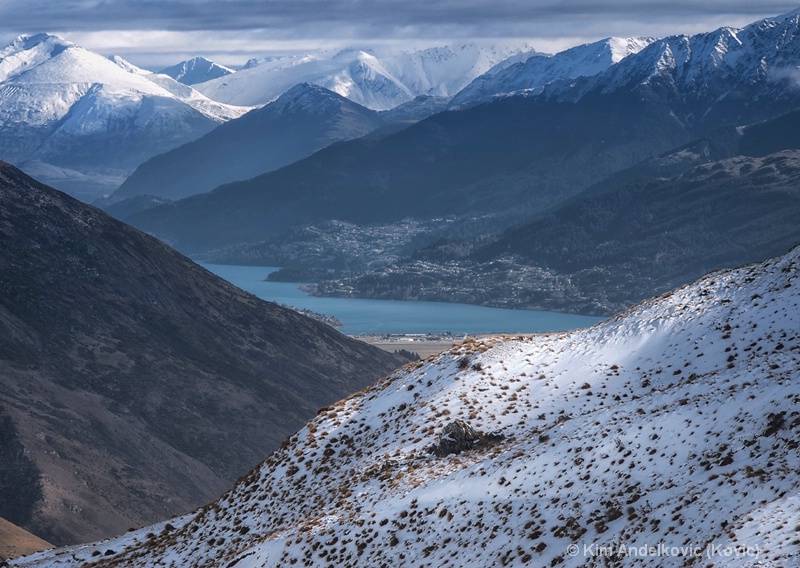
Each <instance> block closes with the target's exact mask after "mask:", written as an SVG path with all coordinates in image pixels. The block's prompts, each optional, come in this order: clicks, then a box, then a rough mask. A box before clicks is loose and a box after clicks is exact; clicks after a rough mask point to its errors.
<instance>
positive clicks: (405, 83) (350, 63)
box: [196, 43, 535, 110]
mask: <svg viewBox="0 0 800 568" xmlns="http://www.w3.org/2000/svg"><path fill="white" fill-rule="evenodd" d="M533 53H535V52H534V50H533V48H531V47H530V46H529V45H527V44H525V43H518V44H509V45H492V44H464V45H460V46H442V47H433V48H428V49H421V50H417V51H402V52H397V53H391V52H389V53H385V54H384V53H377V52H375V51H374V50H369V49H366V50H365V49H345V50H342V51H339V52H336V53H333V54H331V53H328V52H325V51H321V52H314V53H308V54H303V55H296V56H286V57H274V58H268V59H265V60H261V61H251V62H250V63H249V64H248V65H247V66H245V68H244V69H242V70H241V71H239V72H237V73H235V74H233V75H229V76H225V77H221V78H219V79H214V80H211V81H207V82H205V83H202V84H199V85H196V88H197V89H198V90H199V91H200V92H201V93H203V94H205V95H206V96H208V97H209V98H211V99H213V100H216V101H222V102H226V103H228V104H232V105H240V106H256V105H263V104H265V103H268V102H270V101H272V100H274V99H276V98H277V97H278V96H280V95H281V94H282V93H284V92H285V91H287V90H288V89H290V88H291V87H292V86H294V85H296V84H298V83H303V82H306V83H313V84H315V85H319V86H320V87H325V88H326V89H329V90H331V91H333V92H335V93H338V94H340V95H342V96H343V97H347V98H348V99H350V100H352V101H354V102H356V103H358V104H360V105H362V106H365V107H367V108H370V109H373V110H389V109H392V108H394V107H396V106H398V105H400V104H402V103H405V102H408V101H410V100H412V99H414V98H415V97H417V96H419V95H428V96H444V97H452V96H453V95H455V94H456V93H457V92H458V91H460V90H461V89H462V88H463V87H464V86H466V85H467V83H469V82H470V81H471V80H472V79H474V78H475V77H477V76H479V75H481V74H482V73H484V72H486V71H489V70H490V69H492V68H494V67H496V66H498V65H501V66H502V65H506V64H511V63H513V62H515V61H516V60H517V59H519V58H524V57H527V56H529V55H532V54H533Z"/></svg>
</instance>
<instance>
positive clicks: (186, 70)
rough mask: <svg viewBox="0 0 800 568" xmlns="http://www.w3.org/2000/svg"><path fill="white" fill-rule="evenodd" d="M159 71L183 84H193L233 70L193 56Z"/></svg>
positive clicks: (228, 73)
mask: <svg viewBox="0 0 800 568" xmlns="http://www.w3.org/2000/svg"><path fill="white" fill-rule="evenodd" d="M159 73H160V74H161V75H168V76H170V77H172V78H173V79H175V80H176V81H178V82H179V83H183V84H184V85H195V84H197V83H204V82H206V81H210V80H211V79H217V78H218V77H225V76H226V75H230V74H231V73H234V71H233V69H229V68H228V67H225V66H224V65H220V64H219V63H214V62H213V61H211V60H209V59H206V58H205V57H194V58H192V59H189V60H188V61H182V62H180V63H177V64H175V65H172V66H171V67H167V68H166V69H162V70H161V71H159Z"/></svg>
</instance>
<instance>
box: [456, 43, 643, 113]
mask: <svg viewBox="0 0 800 568" xmlns="http://www.w3.org/2000/svg"><path fill="white" fill-rule="evenodd" d="M653 41H654V39H653V38H646V37H640V38H616V37H612V38H608V39H604V40H602V41H598V42H595V43H590V44H586V45H579V46H577V47H573V48H571V49H567V50H565V51H561V52H559V53H556V54H555V55H543V54H536V55H537V57H530V58H528V59H526V60H525V61H520V62H515V63H513V65H512V64H507V65H505V66H501V67H497V68H493V69H491V70H489V71H488V72H486V73H484V74H483V75H481V76H479V77H477V78H476V79H475V80H474V81H472V82H471V83H470V84H469V85H467V86H466V87H465V88H464V89H463V90H461V91H460V92H459V93H458V94H457V95H456V96H455V97H453V100H452V103H451V106H463V105H470V104H476V103H480V102H485V101H487V100H490V99H491V98H493V97H495V96H500V95H510V94H514V93H519V92H524V93H525V94H536V93H538V92H541V91H542V88H543V87H544V86H545V85H547V84H549V83H552V82H553V81H559V80H564V79H574V78H576V77H591V76H593V75H597V74H598V73H601V72H603V71H606V70H607V69H608V68H609V67H611V66H612V65H615V64H617V63H619V62H620V61H622V60H623V59H624V58H625V57H628V56H629V55H632V54H634V53H638V52H639V51H641V50H642V49H644V48H645V47H646V46H647V45H649V44H650V43H652V42H653Z"/></svg>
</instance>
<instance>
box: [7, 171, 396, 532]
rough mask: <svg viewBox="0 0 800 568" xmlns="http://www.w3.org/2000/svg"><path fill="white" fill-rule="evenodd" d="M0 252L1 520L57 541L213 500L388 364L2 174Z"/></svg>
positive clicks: (14, 174)
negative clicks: (319, 411) (310, 419)
mask: <svg viewBox="0 0 800 568" xmlns="http://www.w3.org/2000/svg"><path fill="white" fill-rule="evenodd" d="M0 250H2V253H0V384H2V388H0V436H2V437H3V440H4V443H3V445H2V448H3V450H4V451H5V450H8V449H9V448H11V449H13V448H17V449H18V450H19V451H13V452H12V457H13V458H14V459H4V460H0V489H2V490H3V491H4V493H3V495H1V496H0V515H3V516H5V517H6V518H8V519H9V520H11V521H12V522H15V523H17V524H20V525H22V526H23V527H25V528H26V529H29V530H32V531H33V532H35V533H36V534H38V535H40V536H43V537H44V538H46V539H47V540H49V541H51V542H54V543H56V544H63V543H66V542H76V541H80V540H86V539H89V538H98V537H104V536H109V535H111V534H117V533H121V532H123V531H125V530H126V529H127V528H129V527H131V526H137V525H141V524H144V523H146V522H152V521H154V520H155V519H158V518H163V517H165V516H169V515H173V514H176V513H179V512H182V511H185V510H187V509H189V508H190V507H193V506H196V505H197V504H199V503H202V502H204V501H207V500H208V499H210V498H213V497H214V496H215V495H217V494H218V492H219V491H220V490H221V489H223V488H224V487H225V486H227V485H229V484H230V482H231V481H232V480H234V479H235V478H236V477H237V476H239V475H241V474H242V473H244V472H245V471H247V470H248V469H249V468H250V467H252V465H253V464H254V463H256V462H257V461H258V460H260V459H262V458H263V456H264V455H266V454H267V453H268V452H269V451H271V450H273V449H275V448H276V447H277V446H278V444H279V443H280V441H281V440H282V439H283V438H285V436H286V435H287V434H288V433H290V432H292V431H294V430H295V429H296V428H297V427H298V426H299V425H301V424H302V423H303V422H304V421H305V420H307V419H308V417H310V416H313V414H314V412H315V411H316V410H317V409H318V408H319V407H320V406H323V405H325V404H329V403H330V402H332V401H335V400H337V399H339V398H341V397H342V396H343V395H344V394H346V393H349V392H353V391H355V390H358V389H359V388H363V387H364V386H365V385H367V384H370V383H372V382H373V381H374V380H375V379H376V378H377V377H379V376H381V375H383V374H384V373H386V372H387V371H388V370H390V369H392V368H394V367H395V366H396V365H397V359H396V358H395V357H394V356H392V355H389V354H387V353H384V352H382V351H379V350H377V349H374V348H372V347H370V346H367V345H366V344H364V343H361V342H358V341H354V340H351V339H349V338H347V337H345V336H344V335H342V334H340V333H339V332H337V331H335V330H334V329H333V328H330V327H328V326H325V325H323V324H320V323H318V322H316V321H313V320H311V319H310V318H306V317H303V316H301V315H299V314H297V313H295V312H293V311H290V310H287V309H284V308H281V307H279V306H277V305H275V304H273V303H269V302H264V301H262V300H259V299H257V298H255V297H253V296H251V295H249V294H246V293H245V292H243V291H241V290H239V289H238V288H235V287H234V286H232V285H230V284H228V283H226V282H224V281H222V280H221V279H219V278H217V277H216V276H214V275H212V274H211V273H209V272H208V271H206V270H205V269H203V268H201V267H200V266H198V265H196V264H194V263H193V262H191V261H190V260H189V259H187V258H185V257H183V256H181V255H179V254H177V253H176V252H174V251H173V250H171V249H169V248H168V247H167V246H165V245H163V244H162V243H160V242H159V241H157V240H155V239H153V238H151V237H148V236H147V235H144V234H142V233H140V232H139V231H137V230H135V229H133V228H131V227H129V226H127V225H124V224H122V223H120V222H118V221H116V220H114V219H112V218H111V217H109V216H107V215H106V214H104V213H103V212H101V211H100V210H98V209H95V208H93V207H90V206H87V205H85V204H82V203H80V202H78V201H76V200H74V199H72V198H69V197H67V196H65V195H64V194H61V193H60V192H57V191H55V190H53V189H51V188H48V187H46V186H43V185H41V184H39V183H37V182H36V181H34V180H33V179H31V178H29V177H27V176H26V175H24V174H23V173H22V172H20V171H19V170H17V169H15V168H13V167H11V166H9V165H6V164H2V165H0ZM9 479H13V480H15V482H14V483H7V480H9ZM4 481H6V482H4ZM21 494H25V495H27V496H29V497H30V498H25V499H19V498H18V497H19V495H21ZM18 501H19V502H18ZM17 502H18V503H17ZM14 503H17V505H16V509H15V510H14V511H11V513H12V514H8V513H7V512H6V511H5V510H4V509H5V508H8V507H10V506H11V505H12V504H14Z"/></svg>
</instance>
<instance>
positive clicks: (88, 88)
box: [0, 34, 248, 199]
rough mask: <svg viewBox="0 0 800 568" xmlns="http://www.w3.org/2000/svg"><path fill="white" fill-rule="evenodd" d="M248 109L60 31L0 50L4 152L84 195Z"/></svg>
mask: <svg viewBox="0 0 800 568" xmlns="http://www.w3.org/2000/svg"><path fill="white" fill-rule="evenodd" d="M246 110H248V109H243V108H237V107H232V106H229V105H225V104H221V103H217V102H214V101H211V100H209V99H207V98H206V97H204V96H202V95H201V94H200V93H198V92H196V91H193V90H192V89H191V88H189V87H187V86H185V85H182V84H180V83H178V82H177V81H175V80H174V79H171V78H169V77H167V76H165V75H153V74H148V73H147V72H145V71H143V70H141V69H138V68H137V67H135V66H133V65H131V64H129V63H127V62H125V61H124V60H122V59H120V58H114V60H111V59H108V58H106V57H103V56H101V55H98V54H96V53H93V52H91V51H88V50H86V49H83V48H81V47H79V46H77V45H75V44H73V43H71V42H69V41H66V40H64V39H62V38H60V37H57V36H53V35H48V34H38V35H35V36H22V37H19V38H17V39H16V40H14V41H13V42H12V43H11V44H10V45H9V46H7V47H5V48H4V49H2V50H0V155H2V157H3V158H4V159H5V160H7V161H10V162H13V163H15V164H17V165H21V166H22V167H23V168H25V169H26V171H28V172H31V173H37V174H39V175H40V176H41V178H42V179H43V180H44V181H46V182H48V183H50V184H52V185H55V186H56V187H58V188H60V189H63V190H66V191H72V192H73V193H75V194H79V195H81V197H83V198H84V199H86V198H90V197H91V196H92V194H97V193H104V192H108V191H110V190H111V189H113V188H114V187H116V186H117V185H119V183H120V182H121V181H122V180H123V179H124V177H125V176H127V175H128V174H130V172H131V171H133V169H134V168H135V167H136V166H137V165H138V164H139V163H141V162H142V161H144V160H145V159H147V158H149V157H150V156H152V155H154V154H158V153H161V152H163V151H166V150H168V149H170V148H173V147H175V146H177V145H180V144H182V143H184V142H187V141H189V140H192V139H194V138H197V137H199V136H201V135H202V134H204V133H206V132H208V131H209V130H211V129H212V128H214V127H215V126H217V125H218V124H220V123H222V122H225V121H227V120H229V119H231V118H233V117H236V116H240V115H241V114H243V113H244V112H245V111H246ZM76 180H77V181H76Z"/></svg>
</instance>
